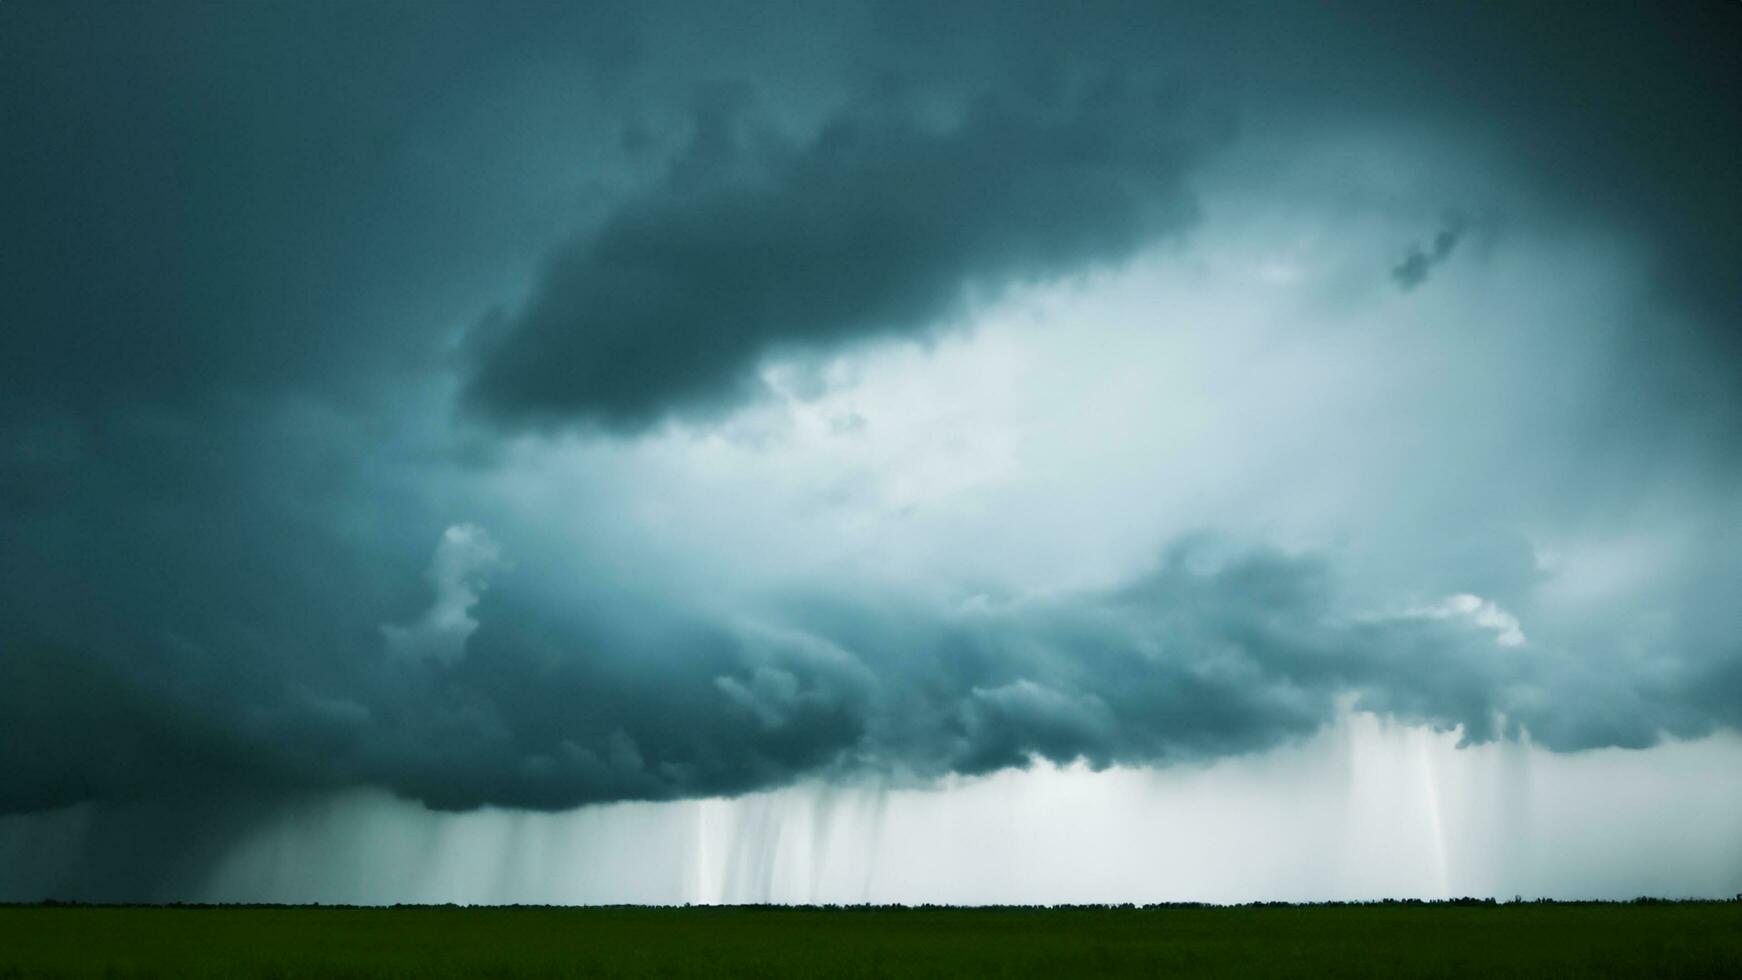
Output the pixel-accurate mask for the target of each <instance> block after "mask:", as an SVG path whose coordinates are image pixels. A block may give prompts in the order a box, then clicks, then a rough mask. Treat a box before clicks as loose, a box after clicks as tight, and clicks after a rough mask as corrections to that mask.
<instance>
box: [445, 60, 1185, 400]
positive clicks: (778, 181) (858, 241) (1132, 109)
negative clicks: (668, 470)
mask: <svg viewBox="0 0 1742 980" xmlns="http://www.w3.org/2000/svg"><path fill="white" fill-rule="evenodd" d="M1076 88H1077V90H1075V91H1064V92H1037V93H1033V94H1031V95H1026V96H1025V95H1018V94H1015V93H1008V94H998V95H990V96H984V97H981V98H977V99H974V100H973V101H971V103H970V104H969V105H968V106H967V107H966V108H965V109H964V110H962V111H961V114H960V118H957V119H953V120H950V121H947V122H932V121H928V120H927V119H926V118H925V117H924V115H923V109H924V107H923V106H920V105H913V104H909V103H908V102H907V101H906V100H903V99H901V98H899V97H893V96H892V97H888V98H882V99H873V100H866V101H861V102H858V103H856V104H854V105H852V106H850V107H848V108H846V109H843V110H842V111H841V112H839V113H837V114H836V115H835V116H833V117H832V118H830V119H829V120H828V121H826V122H825V123H824V124H823V125H822V126H821V128H820V130H819V131H818V132H817V133H816V134H815V135H814V136H811V137H808V138H806V139H804V140H802V141H798V142H796V143H795V142H792V141H788V140H787V139H784V138H782V137H781V136H779V135H777V134H776V133H774V132H773V131H771V130H770V129H769V128H767V127H765V126H762V125H759V124H758V122H757V121H756V118H755V116H754V114H753V112H752V111H751V110H750V109H748V108H746V107H745V106H744V105H743V104H742V103H743V100H744V99H747V98H748V96H746V95H743V94H742V93H732V94H724V93H718V92H716V93H714V95H713V97H711V98H709V99H707V100H706V101H705V103H704V105H703V107H702V108H701V109H700V110H698V112H697V113H696V116H695V119H694V122H693V135H692V136H691V138H690V142H689V145H688V147H687V148H686V149H685V150H684V151H683V152H682V153H680V154H679V155H678V156H677V157H676V158H675V159H674V160H673V162H672V164H671V166H670V168H669V170H668V172H667V173H666V175H665V177H664V178H663V179H662V180H660V181H658V182H657V183H655V184H654V186H653V187H651V188H650V189H649V190H648V191H647V192H645V193H643V194H641V195H639V196H637V197H635V198H632V199H630V200H627V201H624V202H623V203H622V204H621V205H619V206H618V207H617V209H616V210H615V211H614V212H613V213H612V214H611V215H610V216H609V217H608V218H606V220H605V221H604V223H603V225H602V227H601V228H600V229H599V230H598V231H597V232H596V233H594V234H590V235H588V236H586V237H584V238H583V239H582V240H581V241H578V242H576V243H575V244H574V245H572V246H570V247H569V248H568V249H567V250H566V251H565V252H564V253H563V254H562V255H560V256H558V257H556V258H555V259H554V260H553V261H552V263H551V265H550V268H549V269H548V270H547V272H546V273H545V276H544V280H543V282H542V284H541V285H540V287H539V289H538V290H537V292H536V293H535V295H534V296H533V298H532V299H531V300H530V301H529V302H528V304H527V306H526V309H525V310H524V311H523V312H521V313H520V314H518V315H517V316H515V317H514V318H512V320H511V321H510V322H508V323H506V324H499V325H496V326H493V327H492V328H491V329H490V332H491V333H494V334H498V335H499V337H500V339H499V340H495V341H494V342H490V341H486V349H485V352H484V354H483V358H482V363H481V365H480V368H479V372H478V375H477V377H476V378H475V379H474V381H473V384H472V388H471V392H470V396H471V400H472V402H473V404H474V405H476V406H477V407H478V408H480V409H481V410H483V411H484V412H486V413H488V414H490V415H492V416H494V417H496V418H498V419H500V420H504V421H507V422H531V423H561V422H565V421H576V422H582V423H592V424H596V425H598V426H600V427H603V428H608V429H617V430H634V429H640V428H644V427H646V426H648V425H649V424H651V423H653V422H656V421H658V420H659V419H660V417H661V416H662V415H663V414H664V413H666V412H667V411H669V410H672V409H674V408H675V409H686V408H688V409H694V408H708V409H713V408H719V407H729V406H732V405H734V404H736V403H738V402H740V401H741V400H742V399H743V398H744V397H745V395H746V394H747V393H748V392H750V391H751V390H753V388H754V386H755V379H754V376H753V370H754V368H755V366H756V364H757V362H758V360H759V359H760V358H761V357H763V356H764V355H767V354H769V353H771V352H776V351H785V352H792V351H810V350H818V349H821V350H827V349H829V348H830V346H831V345H838V344H842V343H846V342H851V341H853V340H855V339H857V338H863V337H868V336H875V335H879V334H909V335H916V334H919V335H923V334H926V333H929V332H931V331H933V330H935V329H937V327H938V326H939V325H940V323H942V322H944V321H946V320H948V319H949V318H950V316H951V315H952V314H953V313H954V312H955V311H956V310H957V309H958V308H959V307H960V305H961V304H962V303H963V302H965V301H966V300H968V299H969V298H970V296H971V294H972V293H973V292H974V291H976V290H977V291H979V292H980V293H981V294H982V295H987V296H993V295H996V293H997V292H998V290H999V289H1001V288H1002V287H1003V286H1005V285H1006V284H1008V283H1011V282H1015V281H1023V280H1035V279H1045V278H1052V277H1056V276H1059V275H1062V274H1066V273H1070V272H1074V271H1077V270H1080V269H1084V268H1088V267H1092V266H1094V265H1096V264H1098V263H1107V262H1113V261H1117V260H1119V259H1122V258H1125V257H1126V256H1128V255H1130V254H1131V253H1132V252H1133V251H1134V250H1135V249H1136V248H1138V247H1139V246H1141V245H1142V244H1144V243H1145V242H1146V241H1148V240H1150V239H1151V238H1152V237H1153V236H1155V235H1157V234H1161V233H1164V232H1167V231H1171V230H1174V229H1177V228H1179V227H1180V226H1181V225H1183V224H1184V223H1185V222H1186V221H1188V220H1189V219H1190V218H1191V217H1192V215H1193V206H1192V203H1191V199H1190V197H1189V196H1188V195H1187V192H1186V190H1185V188H1184V186H1183V182H1182V177H1183V174H1184V172H1185V168H1186V166H1187V164H1188V162H1189V161H1190V159H1191V157H1192V155H1193V154H1194V152H1195V149H1196V148H1195V147H1194V146H1193V145H1192V142H1191V141H1190V140H1189V139H1188V137H1187V135H1186V134H1185V133H1183V132H1182V131H1181V128H1180V127H1179V125H1178V124H1177V118H1178V115H1179V113H1178V110H1177V108H1176V107H1175V105H1174V104H1173V100H1172V99H1170V98H1169V97H1168V95H1167V94H1166V93H1162V92H1154V91H1150V90H1147V89H1146V88H1144V87H1142V86H1131V85H1127V84H1124V83H1122V82H1120V81H1118V80H1101V81H1094V82H1090V83H1087V84H1084V85H1081V86H1077V87H1076Z"/></svg>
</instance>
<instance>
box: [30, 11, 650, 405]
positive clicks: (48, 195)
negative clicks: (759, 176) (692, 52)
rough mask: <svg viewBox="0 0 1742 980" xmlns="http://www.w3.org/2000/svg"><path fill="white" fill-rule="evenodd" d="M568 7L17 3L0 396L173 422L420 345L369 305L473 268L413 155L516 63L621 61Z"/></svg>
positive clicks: (456, 205) (373, 365) (594, 24)
mask: <svg viewBox="0 0 1742 980" xmlns="http://www.w3.org/2000/svg"><path fill="white" fill-rule="evenodd" d="M568 7H569V5H523V6H519V7H516V8H514V9H510V10H503V11H497V12H491V11H487V10H485V9H484V8H478V7H467V6H462V5H442V6H439V7H431V6H429V5H425V4H409V3H393V2H387V3H367V4H332V3H325V4H323V3H315V4H309V3H282V2H262V3H241V4H238V3H224V2H192V3H122V4H117V3H98V4H94V5H92V4H83V3H77V2H72V3H48V2H36V0H26V2H20V3H9V4H7V5H6V8H5V9H4V10H3V11H0V119H4V121H5V122H4V125H5V130H6V134H7V135H6V139H5V140H4V145H3V146H0V213H3V214H4V215H5V218H4V223H5V225H6V226H7V227H6V230H5V233H4V234H3V235H0V283H3V287H4V291H3V293H0V295H3V296H4V307H3V312H4V317H5V320H6V329H5V330H4V331H3V332H0V400H4V402H5V403H6V404H7V405H10V406H13V407H14V410H15V411H25V410H28V412H29V413H31V414H33V415H37V416H40V415H42V414H43V413H46V412H50V411H74V412H81V413H89V412H91V411H94V410H103V409H107V408H114V407H117V406H120V407H125V406H127V405H131V404H134V403H138V402H151V403H155V404H160V405H169V406H173V407H178V408H179V407H186V406H189V405H202V404H204V402H205V400H206V399H207V398H208V397H209V396H210V395H211V394H212V393H214V392H222V391H226V390H236V389H244V390H261V389H266V390H278V389H282V388H284V387H320V388H324V389H331V388H335V387H339V386H341V385H342V384H345V383H352V384H354V383H356V381H357V380H358V379H359V378H361V377H367V376H371V375H372V374H373V373H374V372H377V371H379V370H380V369H382V368H384V367H391V366H394V365H396V364H402V363H405V362H407V361H409V360H412V359H413V358H414V357H416V356H417V353H418V352H419V351H420V350H429V349H432V348H433V347H434V346H435V345H434V343H433V342H432V341H433V339H434V338H432V337H431V336H430V334H429V326H428V325H427V324H418V323H416V322H415V321H412V322H409V323H408V322H405V321H396V320H394V319H390V318H383V317H380V316H373V317H369V318H367V319H365V317H364V316H363V312H364V310H366V309H368V310H371V311H373V310H375V309H380V308H382V307H383V306H385V305H387V304H388V303H390V302H399V301H400V300H401V298H402V296H401V294H402V292H403V291H404V290H406V289H408V288H410V289H438V290H439V287H440V280H441V278H442V277H443V276H446V275H447V274H448V272H447V267H448V266H449V265H451V264H452V263H454V262H455V261H456V259H458V260H460V261H464V259H465V258H466V257H467V256H468V252H471V254H473V255H475V254H476V253H475V250H471V249H469V247H468V241H467V239H466V238H465V237H463V236H460V235H455V234H451V233H450V232H449V229H450V228H451V227H452V226H453V225H454V224H461V226H462V227H463V223H462V222H463V218H462V221H455V220H454V217H453V213H454V212H457V213H458V214H459V215H461V216H463V215H464V214H466V213H467V210H468V208H469V207H471V206H470V205H468V204H466V203H465V202H466V200H467V198H466V197H464V196H461V195H457V194H455V195H445V196H444V197H442V198H440V199H432V197H433V196H434V195H432V194H430V193H429V191H431V190H434V191H437V192H438V193H439V192H446V191H448V190H449V189H448V188H443V187H437V188H431V187H430V186H429V185H428V183H427V182H426V181H424V180H419V179H408V166H407V164H408V158H410V157H411V155H412V153H413V151H415V150H422V149H424V146H423V144H424V143H427V142H428V141H429V136H430V134H431V133H436V134H441V133H443V132H445V131H446V130H448V129H449V128H451V127H452V126H453V124H454V116H456V115H458V111H457V110H448V111H449V113H450V115H448V116H447V117H446V118H443V117H442V116H440V115H439V113H440V112H441V111H442V108H443V107H444V106H445V105H447V104H451V103H457V104H458V105H460V106H463V105H464V99H465V98H466V97H467V94H468V93H469V92H471V91H474V90H477V89H480V88H487V87H488V86H489V85H491V84H493V83H496V82H497V81H498V80H499V78H500V77H501V76H502V75H504V74H505V73H506V72H507V71H508V70H509V69H511V68H515V67H521V66H526V65H536V64H539V63H540V62H542V61H545V60H561V61H562V62H564V63H566V64H570V65H575V66H580V67H582V68H586V66H595V67H594V68H593V69H592V70H593V72H594V74H596V75H599V76H605V75H608V74H610V73H611V72H613V71H617V70H620V69H621V67H622V66H623V65H624V64H625V63H626V59H628V58H632V56H633V51H634V45H633V43H631V41H632V39H631V38H626V33H627V28H626V27H625V26H624V24H623V18H622V17H621V16H617V15H614V14H613V13H612V12H611V10H610V8H608V7H604V6H598V7H594V8H589V9H588V10H587V11H584V12H581V11H570V10H569V9H568ZM420 140H421V141H422V143H420ZM426 152H427V151H426ZM476 196H477V195H474V197H476ZM434 215H443V216H444V217H443V219H441V220H432V216H434ZM436 270H439V271H436ZM419 328H421V330H422V332H421V335H420V334H419V333H418V329H419Z"/></svg>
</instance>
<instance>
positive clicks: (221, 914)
mask: <svg viewBox="0 0 1742 980" xmlns="http://www.w3.org/2000/svg"><path fill="white" fill-rule="evenodd" d="M1085 975H1089V976H1145V977H1176V976H1179V977H1375V978H1378V977H1398V978H1403V977H1484V978H1494V977H1519V978H1524V977H1529V978H1555V977H1711V978H1719V977H1725V978H1737V977H1742V902H1721V903H1720V902H1684V903H1653V904H1548V903H1532V904H1506V905H1453V904H1432V905H1420V904H1385V905H1342V906H1246V907H1236V908H1196V907H1156V908H1106V909H1101V908H1058V909H1029V908H1007V909H951V908H865V909H816V908H744V907H739V908H683V909H648V908H593V909H569V908H454V907H436V908H393V909H361V908H319V907H315V908H286V907H261V908H236V907H229V908H195V907H177V908H112V907H83V906H59V907H53V906H50V907H41V906H11V907H4V908H0V978H23V977H69V978H71V977H103V978H130V977H139V978H144V977H161V978H166V980H167V978H182V977H188V978H203V977H212V978H217V977H234V978H252V977H260V978H280V980H289V978H301V977H335V978H357V980H363V978H398V977H501V978H521V977H529V978H530V977H590V976H628V977H798V976H805V977H961V976H992V977H1071V976H1085Z"/></svg>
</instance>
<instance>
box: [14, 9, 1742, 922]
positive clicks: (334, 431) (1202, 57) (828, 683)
mask: <svg viewBox="0 0 1742 980" xmlns="http://www.w3.org/2000/svg"><path fill="white" fill-rule="evenodd" d="M1739 18H1742V8H1739V7H1738V6H1737V5H1735V4H1724V3H1712V4H1692V3H1690V4H1681V5H1677V6H1676V7H1675V8H1674V9H1669V10H1655V9H1652V8H1649V7H1647V6H1644V5H1621V4H1615V5H1610V4H1587V5H1581V6H1579V7H1578V8H1576V9H1571V8H1559V7H1556V8H1552V9H1551V8H1548V7H1540V8H1537V7H1531V8H1524V7H1519V6H1518V5H1516V4H1494V5H1486V4H1457V5H1440V4H1412V5H1397V4H1366V3H1349V4H1333V5H1329V6H1323V7H1307V6H1303V5H1294V4H1276V5H1270V4H1254V5H1242V6H1239V7H1238V8H1230V9H1226V10H1223V9H1221V8H1217V9H1214V10H1212V9H1211V8H1209V7H1207V6H1206V5H1202V4H1196V3H1192V4H1177V5H1174V4H1148V3H1145V4H1105V5H1102V4H1087V5H1082V4H1073V5H1065V4H1040V3H1036V4H1025V3H1024V4H998V5H975V4H964V5H952V4H929V3H928V4H905V3H867V4H858V3H843V4H840V5H838V6H835V7H831V8H830V9H828V10H822V9H820V8H816V7H814V6H811V5H801V6H799V7H798V8H797V9H796V10H783V9H780V8H778V7H776V6H775V5H761V4H753V5H748V6H747V7H745V8H743V9H732V8H730V7H729V6H726V7H723V8H716V5H701V4H647V5H640V4H637V5H621V6H618V5H609V4H606V5H587V6H585V7H577V6H576V5H570V4H553V5H543V4H517V5H512V6H511V7H509V8H504V9H498V8H496V7H494V6H489V5H467V4H450V5H441V6H438V7H431V6H429V5H425V4H406V5H393V4H370V5H367V6H363V7H357V6H354V5H342V4H323V3H316V4H308V3H295V4H276V3H259V4H246V5H237V4H224V3H160V4H136V5H128V6H116V5H112V4H111V5H94V6H88V7H87V6H80V5H74V4H61V3H47V2H43V0H13V2H10V3H6V4H0V112H3V113H4V120H5V125H4V129H5V131H6V133H7V136H6V139H5V140H4V141H0V142H3V145H0V205H3V207H4V216H3V220H0V583H3V587H0V730H3V731H4V733H5V737H4V738H0V812H5V813H12V814H32V813H38V812H42V811H47V810H51V809H55V808H65V807H69V806H76V805H79V804H93V805H95V806H97V807H99V808H114V810H115V812H140V813H147V814H150V813H155V812H157V811H156V810H154V809H153V808H154V807H159V806H165V805H168V804H167V803H166V802H165V801H178V800H179V801H189V800H193V801H207V800H215V801H229V802H227V803H225V804H224V805H223V806H218V805H217V804H214V809H213V812H214V813H218V814H229V815H232V816H234V819H235V820H236V821H239V822H245V821H246V820H249V819H253V816H254V815H256V814H257V812H259V811H261V810H270V809H271V808H272V807H273V806H275V805H276V804H277V801H281V800H287V799H291V798H293V797H297V796H299V795H305V794H310V793H322V792H329V791H338V790H346V789H354V788H358V787H364V788H370V789H374V790H386V791H390V792H391V793H394V794H397V795H399V796H402V797H405V798H407V799H411V800H415V801H418V802H419V803H421V804H423V805H426V806H428V807H430V808H434V809H441V810H466V809H476V808H479V807H486V806H501V807H522V808H535V809H541V810H556V809H562V808H567V807H573V806H578V805H583V804H593V803H602V802H609V801H621V800H655V801H658V800H675V799H685V798H695V797H712V796H720V795H727V796H730V795H738V794H744V793H750V792H754V791H758V790H763V789H768V788H772V787H780V786H787V785H791V784H794V783H797V782H802V781H805V780H813V779H814V780H821V781H833V782H849V781H852V780H857V779H864V778H868V777H875V778H877V779H883V780H889V781H891V782H893V783H901V784H906V785H915V786H925V785H932V784H935V783H936V782H938V781H940V780H945V779H947V778H949V777H952V776H978V775H985V774H990V773H994V772H997V771H1000V770H1003V769H1008V768H1022V767H1029V766H1033V765H1036V764H1040V763H1057V764H1070V763H1074V762H1079V761H1080V762H1083V763H1086V765H1087V766H1088V767H1090V768H1093V769H1098V770H1104V769H1106V768H1109V767H1123V766H1166V765H1171V764H1175V763H1187V762H1190V763H1197V762H1208V761H1212V760H1215V759H1219V758H1224V757H1230V756H1242V755H1253V754H1261V753H1265V752H1268V751H1272V750H1275V749H1277V748H1279V747H1281V746H1286V745H1291V744H1296V743H1299V742H1301V741H1302V740H1304V739H1308V738H1310V737H1312V736H1313V735H1314V734H1315V733H1319V732H1322V731H1325V730H1326V729H1327V728H1328V727H1329V726H1332V725H1334V724H1336V723H1337V721H1338V719H1339V718H1341V717H1344V716H1346V715H1347V714H1348V713H1350V712H1355V713H1370V714H1373V715H1377V716H1380V717H1381V718H1384V719H1387V720H1388V721H1395V722H1398V723H1400V724H1404V725H1419V726H1428V727H1431V728H1434V729H1437V730H1442V731H1454V730H1455V731H1456V732H1457V733H1458V737H1459V739H1461V740H1462V741H1463V742H1464V743H1465V744H1481V743H1489V742H1495V741H1508V740H1517V741H1528V742H1530V743H1531V744H1533V745H1536V746H1539V747H1543V748H1546V749H1548V750H1552V751H1556V752H1572V751H1580V750H1586V749H1594V748H1614V747H1624V748H1629V749H1646V748H1649V747H1651V746H1653V745H1657V744H1659V743H1661V742H1663V741H1664V740H1665V739H1681V738H1698V737H1701V736H1705V735H1708V734H1711V733H1713V732H1717V731H1720V730H1725V729H1731V730H1733V729H1736V728H1737V727H1738V726H1742V714H1739V712H1742V646H1739V645H1738V639H1737V637H1738V636H1742V619H1739V615H1742V614H1739V613H1738V611H1737V606H1736V603H1735V596H1736V595H1737V594H1738V592H1739V590H1742V562H1739V561H1738V558H1737V555H1738V554H1739V552H1738V548H1742V530H1739V529H1742V509H1739V507H1742V505H1739V503H1738V501H1742V387H1738V386H1737V385H1736V383H1735V382H1736V379H1737V377H1738V369H1739V365H1742V347H1739V346H1738V343H1737V337H1738V334H1737V329H1736V327H1737V324H1738V323H1739V322H1742V309H1739V308H1738V297H1739V296H1742V293H1739V292H1738V291H1737V290H1736V289H1735V288H1734V285H1735V282H1734V279H1735V269H1736V268H1737V265H1738V261H1739V260H1742V245H1739V242H1742V231H1739V229H1742V214H1739V211H1738V209H1739V208H1742V195H1739V194H1738V193H1737V191H1736V188H1737V187H1738V186H1742V179H1739V175H1738V173H1737V166H1738V161H1742V122H1739V120H1738V115H1737V111H1738V110H1737V102H1736V100H1735V99H1734V97H1733V93H1734V92H1736V91H1737V90H1738V85H1739V80H1738V79H1737V71H1738V65H1742V59H1738V58H1736V57H1735V55H1736V51H1735V44H1736V38H1738V37H1742V22H1739ZM728 28H731V29H733V30H737V31H739V33H737V34H728V33H727V29H728ZM740 42H742V43H740ZM236 801H244V802H242V803H238V802H236ZM129 808H131V809H129ZM223 819H225V820H227V819H230V818H229V817H224V818H223ZM153 820H156V823H153ZM214 820H218V818H217V817H214ZM166 822H173V821H167V820H159V819H157V818H152V819H145V820H144V823H145V824H149V825H151V826H152V827H157V829H156V830H152V831H151V832H152V833H159V832H164V831H162V828H161V827H159V826H158V824H161V823H166ZM219 822H222V821H221V820H220V821H219ZM164 833H167V832H164ZM120 836H124V835H121V834H119V832H117V839H119V837H120ZM177 846H187V847H192V846H193V845H192V844H190V843H189V842H187V841H186V840H182V841H180V844H178V845H177ZM140 873H141V875H143V876H144V877H145V878H151V877H153V876H154V875H156V874H157V872H150V871H142V872H140ZM142 880H143V879H142ZM122 890H123V891H124V890H126V889H122Z"/></svg>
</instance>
